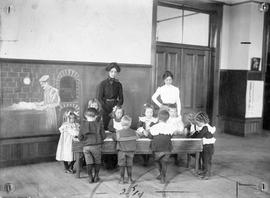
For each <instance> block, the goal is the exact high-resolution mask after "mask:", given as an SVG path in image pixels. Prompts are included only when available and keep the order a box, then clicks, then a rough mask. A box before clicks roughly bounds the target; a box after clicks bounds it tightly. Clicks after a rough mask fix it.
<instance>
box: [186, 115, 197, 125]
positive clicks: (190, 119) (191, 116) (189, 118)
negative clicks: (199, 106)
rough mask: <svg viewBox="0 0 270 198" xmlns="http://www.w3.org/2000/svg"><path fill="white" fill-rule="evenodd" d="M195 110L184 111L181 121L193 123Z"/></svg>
mask: <svg viewBox="0 0 270 198" xmlns="http://www.w3.org/2000/svg"><path fill="white" fill-rule="evenodd" d="M195 115H196V113H195V112H188V113H184V116H183V121H184V122H189V123H192V124H195Z"/></svg>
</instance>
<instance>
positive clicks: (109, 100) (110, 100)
mask: <svg viewBox="0 0 270 198" xmlns="http://www.w3.org/2000/svg"><path fill="white" fill-rule="evenodd" d="M106 101H107V102H114V101H117V99H106Z"/></svg>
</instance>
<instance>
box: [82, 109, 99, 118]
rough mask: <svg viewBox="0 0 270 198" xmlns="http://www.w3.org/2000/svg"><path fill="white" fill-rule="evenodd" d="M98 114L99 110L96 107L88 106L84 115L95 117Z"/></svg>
mask: <svg viewBox="0 0 270 198" xmlns="http://www.w3.org/2000/svg"><path fill="white" fill-rule="evenodd" d="M97 115H98V112H97V110H96V109H95V108H88V109H86V110H85V112H84V117H95V116H97Z"/></svg>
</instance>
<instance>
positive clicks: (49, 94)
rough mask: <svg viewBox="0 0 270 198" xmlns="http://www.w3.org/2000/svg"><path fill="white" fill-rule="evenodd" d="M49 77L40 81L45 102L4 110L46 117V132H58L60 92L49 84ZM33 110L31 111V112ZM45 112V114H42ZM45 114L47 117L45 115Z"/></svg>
mask: <svg viewBox="0 0 270 198" xmlns="http://www.w3.org/2000/svg"><path fill="white" fill-rule="evenodd" d="M49 78H50V76H49V75H43V76H42V77H41V78H40V79H39V83H40V86H41V87H42V89H43V101H41V102H24V101H21V102H19V103H15V104H13V105H11V106H8V107H6V108H4V110H5V111H13V112H20V113H16V115H17V114H20V115H21V116H25V115H26V114H30V113H31V114H33V115H35V114H37V113H38V112H40V113H38V114H43V117H45V121H44V120H42V121H41V122H44V124H43V126H44V130H47V131H48V130H51V131H52V130H57V113H56V108H57V107H58V106H60V96H59V91H58V89H56V88H55V87H53V86H51V85H50V84H49ZM30 110H31V111H30ZM41 112H43V113H41ZM44 113H45V115H44Z"/></svg>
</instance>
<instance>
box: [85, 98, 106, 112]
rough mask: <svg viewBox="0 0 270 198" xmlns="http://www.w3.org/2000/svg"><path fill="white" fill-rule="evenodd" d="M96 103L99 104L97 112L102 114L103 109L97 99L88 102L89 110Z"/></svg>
mask: <svg viewBox="0 0 270 198" xmlns="http://www.w3.org/2000/svg"><path fill="white" fill-rule="evenodd" d="M94 103H96V104H97V106H98V109H97V110H98V111H99V112H100V111H101V109H102V107H101V104H100V102H99V101H98V99H96V98H92V99H90V100H89V101H88V106H87V108H90V106H91V105H92V104H94Z"/></svg>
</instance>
